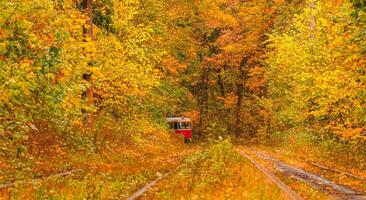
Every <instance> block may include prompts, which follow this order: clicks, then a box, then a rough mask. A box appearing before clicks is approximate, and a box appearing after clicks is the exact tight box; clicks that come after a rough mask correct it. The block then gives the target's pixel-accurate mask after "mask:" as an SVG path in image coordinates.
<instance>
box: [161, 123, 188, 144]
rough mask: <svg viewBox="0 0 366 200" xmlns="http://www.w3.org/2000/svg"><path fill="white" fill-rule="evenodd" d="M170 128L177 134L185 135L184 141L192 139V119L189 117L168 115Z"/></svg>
mask: <svg viewBox="0 0 366 200" xmlns="http://www.w3.org/2000/svg"><path fill="white" fill-rule="evenodd" d="M166 120H167V122H168V124H169V127H170V130H172V131H174V132H175V133H176V134H179V135H182V136H184V142H185V143H189V142H191V141H192V120H191V119H190V118H187V117H168V118H166Z"/></svg>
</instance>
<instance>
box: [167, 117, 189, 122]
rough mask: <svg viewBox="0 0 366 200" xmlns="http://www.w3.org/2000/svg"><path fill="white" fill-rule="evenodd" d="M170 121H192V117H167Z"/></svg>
mask: <svg viewBox="0 0 366 200" xmlns="http://www.w3.org/2000/svg"><path fill="white" fill-rule="evenodd" d="M166 120H167V121H168V122H190V121H191V119H190V118H188V117H168V118H166Z"/></svg>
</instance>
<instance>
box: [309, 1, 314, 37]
mask: <svg viewBox="0 0 366 200" xmlns="http://www.w3.org/2000/svg"><path fill="white" fill-rule="evenodd" d="M314 9H315V0H312V1H311V2H310V42H311V43H313V42H314V37H315V36H314V31H315V17H314Z"/></svg>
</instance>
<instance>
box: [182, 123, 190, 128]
mask: <svg viewBox="0 0 366 200" xmlns="http://www.w3.org/2000/svg"><path fill="white" fill-rule="evenodd" d="M190 128H191V123H189V122H182V123H181V129H190Z"/></svg>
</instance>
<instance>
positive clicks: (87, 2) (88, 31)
mask: <svg viewBox="0 0 366 200" xmlns="http://www.w3.org/2000/svg"><path fill="white" fill-rule="evenodd" d="M82 4H83V9H84V11H85V13H86V14H87V16H88V19H87V21H86V25H85V26H84V28H83V34H84V38H85V41H88V39H90V40H94V34H93V0H84V1H83V3H82ZM83 77H84V79H85V80H86V81H88V83H89V87H88V89H87V91H86V99H87V101H86V104H87V106H90V107H91V106H93V104H94V88H93V77H92V74H91V73H90V72H89V73H86V74H84V75H83ZM87 125H88V126H89V128H92V129H94V114H93V111H90V112H89V113H88V116H87Z"/></svg>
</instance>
